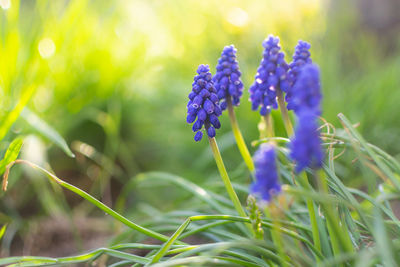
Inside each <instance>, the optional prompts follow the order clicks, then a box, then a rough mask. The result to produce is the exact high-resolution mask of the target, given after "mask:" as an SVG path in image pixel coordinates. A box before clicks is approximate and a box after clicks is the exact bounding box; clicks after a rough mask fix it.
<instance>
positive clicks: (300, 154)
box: [290, 108, 324, 173]
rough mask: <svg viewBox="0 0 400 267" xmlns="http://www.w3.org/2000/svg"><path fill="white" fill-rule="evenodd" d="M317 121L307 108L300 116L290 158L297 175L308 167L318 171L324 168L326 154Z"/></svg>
mask: <svg viewBox="0 0 400 267" xmlns="http://www.w3.org/2000/svg"><path fill="white" fill-rule="evenodd" d="M317 119H318V116H317V115H316V113H315V112H314V111H313V110H312V109H307V108H305V109H303V110H301V112H300V113H299V114H298V125H297V128H296V133H295V136H294V138H293V139H292V140H291V142H290V157H291V159H292V160H293V161H294V162H295V163H296V168H295V172H296V173H300V172H301V171H302V170H304V169H305V168H306V167H309V168H313V169H318V168H320V167H321V166H322V161H323V157H324V154H323V151H322V146H321V140H320V133H319V130H318V123H317Z"/></svg>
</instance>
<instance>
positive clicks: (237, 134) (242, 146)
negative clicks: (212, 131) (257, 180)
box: [226, 97, 254, 172]
mask: <svg viewBox="0 0 400 267" xmlns="http://www.w3.org/2000/svg"><path fill="white" fill-rule="evenodd" d="M226 103H227V104H228V113H229V119H230V120H231V125H232V131H233V135H234V136H235V139H236V144H237V146H238V148H239V151H240V154H241V155H242V158H243V160H244V162H245V163H246V165H247V168H248V169H249V171H250V172H253V171H254V163H253V159H252V158H251V155H250V152H249V150H248V149H247V146H246V143H245V141H244V139H243V136H242V133H241V131H240V128H239V124H238V122H237V120H236V115H235V111H234V110H233V105H232V99H231V98H230V97H228V98H227V99H226Z"/></svg>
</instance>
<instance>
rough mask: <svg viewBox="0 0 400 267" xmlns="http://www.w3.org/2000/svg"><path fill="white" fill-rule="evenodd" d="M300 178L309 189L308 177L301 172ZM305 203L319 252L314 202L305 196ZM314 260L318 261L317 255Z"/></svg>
mask: <svg viewBox="0 0 400 267" xmlns="http://www.w3.org/2000/svg"><path fill="white" fill-rule="evenodd" d="M300 179H301V182H302V184H303V186H305V187H307V188H309V189H311V186H310V184H309V183H308V179H307V176H306V173H305V172H303V174H302V175H301V176H300ZM306 203H307V208H308V213H309V214H310V222H311V231H312V235H313V241H314V246H315V248H316V249H317V250H318V251H319V252H321V240H320V236H319V231H318V223H317V216H316V213H315V206H314V202H313V201H312V199H310V198H307V200H306ZM316 260H317V263H318V262H319V261H320V259H319V258H318V257H316Z"/></svg>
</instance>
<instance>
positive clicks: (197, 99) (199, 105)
mask: <svg viewBox="0 0 400 267" xmlns="http://www.w3.org/2000/svg"><path fill="white" fill-rule="evenodd" d="M197 74H198V75H196V76H195V77H194V82H193V84H192V92H190V94H189V102H188V104H187V113H188V115H187V117H186V121H187V123H193V122H194V121H196V122H195V123H194V124H193V127H192V130H193V132H195V133H196V134H195V136H194V140H195V141H196V142H197V141H200V140H201V139H202V137H203V132H202V128H203V126H204V128H205V129H206V131H207V135H208V136H209V137H214V136H215V129H219V128H220V127H221V123H220V122H219V120H218V117H219V116H220V115H221V114H222V111H221V108H220V107H219V99H218V96H217V94H216V93H217V90H216V89H215V87H214V84H213V82H212V75H211V73H210V68H209V67H208V65H200V66H199V67H198V69H197ZM196 118H197V120H196Z"/></svg>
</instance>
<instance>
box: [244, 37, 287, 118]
mask: <svg viewBox="0 0 400 267" xmlns="http://www.w3.org/2000/svg"><path fill="white" fill-rule="evenodd" d="M263 47H264V53H263V59H262V60H261V63H260V66H259V67H258V69H257V74H256V77H255V82H254V84H253V85H252V86H251V87H250V89H249V92H250V101H251V102H252V110H258V108H259V107H260V106H261V108H260V114H261V115H262V116H265V115H267V114H268V113H270V112H271V109H272V108H274V109H276V108H278V104H277V102H276V97H277V90H278V89H281V90H282V91H284V92H286V91H287V90H288V89H289V87H290V83H289V80H288V76H287V70H288V68H289V66H288V64H287V63H286V62H285V59H284V57H285V54H284V53H283V52H281V51H280V50H281V47H280V46H279V38H278V37H274V36H272V35H270V36H268V38H267V39H265V40H264V42H263Z"/></svg>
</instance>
